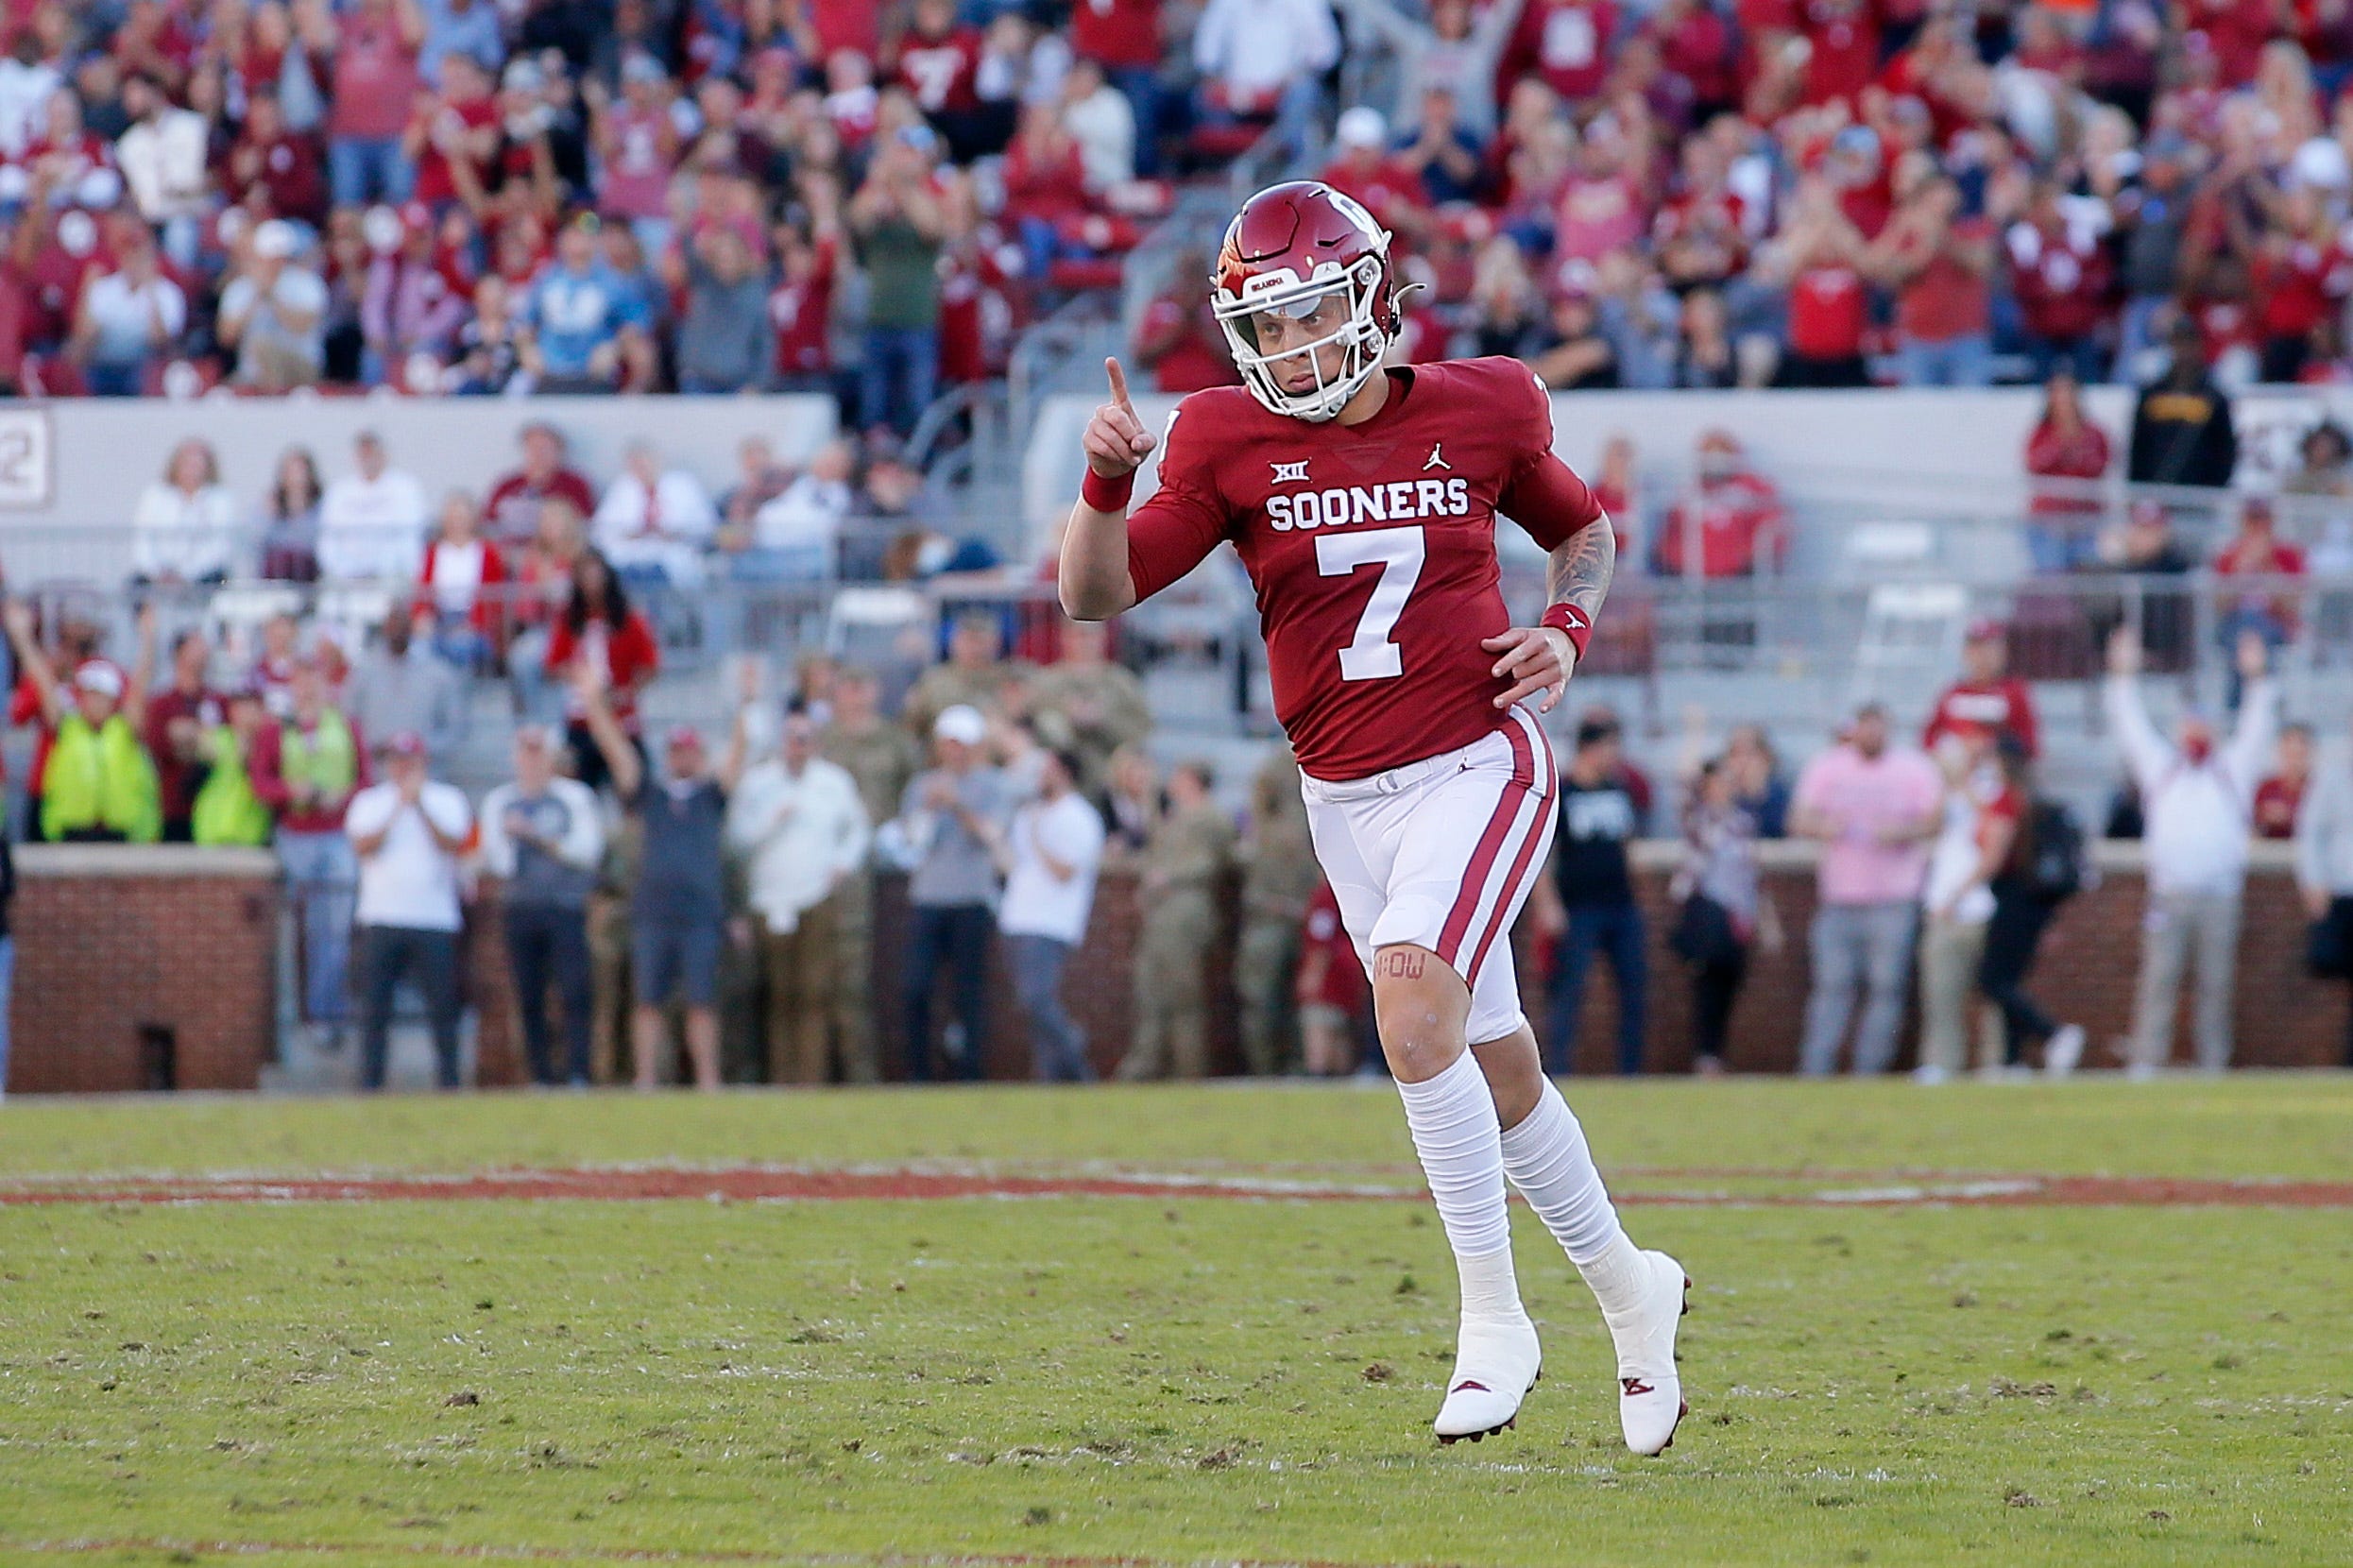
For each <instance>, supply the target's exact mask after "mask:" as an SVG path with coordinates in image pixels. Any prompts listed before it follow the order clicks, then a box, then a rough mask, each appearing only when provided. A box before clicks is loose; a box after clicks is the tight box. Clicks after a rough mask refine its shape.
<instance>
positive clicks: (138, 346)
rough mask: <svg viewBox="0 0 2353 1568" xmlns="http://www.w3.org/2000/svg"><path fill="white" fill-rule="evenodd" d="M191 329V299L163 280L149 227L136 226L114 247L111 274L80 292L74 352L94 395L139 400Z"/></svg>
mask: <svg viewBox="0 0 2353 1568" xmlns="http://www.w3.org/2000/svg"><path fill="white" fill-rule="evenodd" d="M187 326H188V298H187V296H186V295H184V294H182V293H181V292H180V287H179V284H178V283H176V282H174V281H172V280H171V279H170V278H168V277H166V276H165V275H164V273H163V271H162V263H161V260H160V259H159V257H158V256H157V254H156V248H155V242H154V241H153V240H152V239H151V238H149V237H148V233H147V230H146V229H145V226H144V225H138V224H133V225H130V226H128V232H127V233H126V234H125V235H124V241H123V243H121V244H120V245H119V246H118V247H117V248H116V251H115V258H114V268H113V270H112V271H110V272H101V273H99V274H98V275H97V276H96V277H95V278H93V279H92V280H91V281H89V283H87V284H86V285H85V286H84V287H83V289H82V295H81V304H80V307H79V309H78V310H77V313H76V315H75V319H74V339H73V344H72V347H71V352H72V354H73V357H74V358H75V359H76V360H77V361H78V362H79V363H80V365H81V370H82V380H83V382H84V383H86V384H87V385H88V386H89V388H90V391H91V393H92V395H93V396H95V397H100V398H135V397H139V396H140V395H142V394H143V393H145V391H146V386H147V378H148V375H149V373H150V372H160V371H161V369H162V362H163V361H164V360H165V359H167V358H168V357H170V355H171V353H172V351H173V349H174V347H175V346H176V345H177V344H178V343H179V334H180V333H181V332H184V331H185V330H186V329H187Z"/></svg>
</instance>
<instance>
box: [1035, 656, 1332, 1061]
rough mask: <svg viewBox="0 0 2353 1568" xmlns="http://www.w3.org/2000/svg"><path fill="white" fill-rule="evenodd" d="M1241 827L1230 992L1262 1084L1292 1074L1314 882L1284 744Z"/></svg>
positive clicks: (1295, 773) (1270, 760)
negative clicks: (1302, 941) (1302, 938)
mask: <svg viewBox="0 0 2353 1568" xmlns="http://www.w3.org/2000/svg"><path fill="white" fill-rule="evenodd" d="M1098 624H1100V623H1098ZM1054 668H1055V669H1060V668H1062V666H1060V665H1056V666H1054ZM1121 673H1125V672H1124V671H1123V672H1121ZM1243 827H1244V836H1243V839H1242V843H1241V845H1240V847H1239V849H1238V851H1237V852H1236V856H1235V859H1236V861H1238V862H1239V863H1240V866H1241V873H1242V902H1241V929H1239V930H1238V931H1237V932H1236V934H1235V939H1234V990H1235V993H1236V999H1237V1000H1239V1001H1240V1003H1241V1018H1240V1023H1241V1043H1242V1067H1243V1070H1244V1071H1246V1072H1249V1073H1251V1074H1253V1076H1256V1077H1259V1078H1270V1077H1273V1076H1274V1075H1275V1074H1277V1073H1282V1072H1289V1071H1296V1070H1297V1067H1298V1050H1297V1045H1298V1041H1297V1038H1296V1036H1297V1032H1298V1031H1297V1030H1296V1029H1295V1028H1294V1027H1293V1024H1294V1018H1293V1010H1294V1005H1295V997H1296V993H1297V989H1298V982H1299V933H1300V929H1301V922H1302V921H1304V919H1305V918H1306V915H1307V901H1308V899H1310V898H1311V897H1313V896H1314V895H1315V890H1316V884H1317V882H1318V881H1319V880H1321V876H1322V873H1321V872H1320V871H1319V870H1318V869H1317V867H1316V855H1315V845H1314V844H1313V843H1311V842H1310V838H1309V834H1308V829H1307V807H1306V802H1305V801H1304V799H1302V798H1301V796H1300V793H1299V759H1298V758H1296V757H1295V756H1293V755H1292V752H1291V748H1290V746H1289V744H1288V743H1287V742H1286V743H1284V744H1281V745H1276V746H1272V747H1270V748H1269V749H1268V752H1267V759H1266V760H1265V761H1264V762H1263V763H1261V764H1260V765H1259V768H1258V771H1257V772H1256V773H1255V774H1253V775H1251V780H1250V816H1249V819H1248V821H1247V822H1246V823H1245V824H1244V825H1243Z"/></svg>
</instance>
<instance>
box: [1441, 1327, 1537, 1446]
mask: <svg viewBox="0 0 2353 1568" xmlns="http://www.w3.org/2000/svg"><path fill="white" fill-rule="evenodd" d="M1543 1364H1544V1350H1543V1346H1542V1345H1541V1344H1539V1343H1537V1340H1536V1325H1535V1324H1534V1323H1532V1322H1530V1321H1528V1319H1527V1314H1526V1313H1525V1312H1523V1313H1522V1314H1520V1316H1519V1317H1518V1318H1517V1319H1501V1320H1497V1319H1480V1320H1476V1321H1473V1320H1467V1319H1466V1320H1465V1321H1464V1322H1463V1324H1462V1338H1461V1340H1460V1341H1459V1345H1458V1349H1457V1350H1456V1352H1455V1371H1454V1375H1453V1376H1452V1377H1449V1378H1448V1379H1447V1380H1446V1403H1445V1404H1443V1405H1441V1406H1439V1409H1438V1420H1437V1421H1436V1422H1435V1423H1433V1425H1434V1427H1435V1429H1436V1431H1437V1433H1438V1440H1439V1441H1440V1442H1459V1441H1461V1440H1463V1439H1464V1438H1468V1439H1470V1440H1472V1441H1473V1442H1478V1441H1480V1440H1484V1439H1487V1438H1492V1437H1493V1436H1494V1435H1495V1434H1496V1433H1498V1432H1500V1431H1502V1430H1503V1429H1504V1428H1506V1427H1508V1426H1509V1425H1510V1424H1511V1423H1513V1422H1515V1421H1517V1420H1519V1419H1520V1402H1521V1401H1522V1400H1524V1399H1526V1397H1527V1391H1528V1390H1529V1389H1532V1388H1534V1387H1536V1380H1537V1379H1538V1378H1539V1377H1541V1376H1542V1375H1543Z"/></svg>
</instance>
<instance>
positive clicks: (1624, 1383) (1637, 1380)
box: [1602, 1253, 1691, 1455]
mask: <svg viewBox="0 0 2353 1568" xmlns="http://www.w3.org/2000/svg"><path fill="white" fill-rule="evenodd" d="M1643 1261H1645V1263H1647V1264H1649V1265H1650V1270H1651V1277H1650V1287H1649V1288H1648V1289H1647V1290H1645V1292H1644V1293H1643V1299H1642V1301H1641V1303H1640V1304H1638V1305H1636V1306H1635V1307H1634V1308H1633V1309H1632V1310H1631V1311H1629V1312H1628V1313H1626V1314H1625V1315H1624V1316H1623V1317H1622V1318H1617V1317H1611V1315H1610V1314H1608V1313H1606V1312H1605V1313H1604V1314H1602V1317H1603V1320H1604V1321H1607V1322H1608V1323H1609V1325H1610V1338H1611V1339H1613V1340H1615V1341H1616V1343H1617V1348H1618V1424H1619V1426H1620V1427H1621V1428H1622V1429H1623V1430H1624V1431H1625V1433H1626V1446H1627V1447H1628V1448H1630V1449H1632V1450H1633V1451H1634V1452H1635V1453H1637V1454H1645V1455H1648V1454H1662V1453H1664V1452H1665V1451H1666V1450H1668V1449H1669V1448H1672V1447H1674V1446H1675V1427H1676V1424H1677V1423H1679V1422H1680V1421H1681V1420H1682V1419H1683V1417H1684V1416H1685V1415H1687V1414H1689V1413H1690V1411H1691V1406H1689V1405H1688V1404H1686V1403H1684V1400H1683V1379H1682V1377H1681V1375H1680V1374H1679V1372H1677V1371H1676V1370H1675V1331H1676V1329H1677V1327H1678V1326H1679V1325H1680V1324H1681V1322H1682V1321H1683V1314H1684V1313H1686V1312H1688V1311H1690V1310H1691V1304H1690V1302H1689V1300H1688V1299H1687V1298H1686V1295H1685V1292H1687V1291H1689V1290H1690V1289H1691V1277H1690V1276H1689V1275H1687V1274H1685V1273H1684V1272H1683V1266H1682V1265H1681V1264H1679V1263H1678V1262H1676V1261H1675V1260H1674V1259H1673V1258H1671V1257H1669V1256H1667V1255H1666V1254H1665V1253H1643Z"/></svg>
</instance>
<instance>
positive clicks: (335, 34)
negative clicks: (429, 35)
mask: <svg viewBox="0 0 2353 1568" xmlns="http://www.w3.org/2000/svg"><path fill="white" fill-rule="evenodd" d="M295 11H296V17H297V20H298V22H299V23H300V24H301V26H302V28H303V35H304V42H305V43H308V44H309V45H310V47H311V48H312V50H313V51H314V52H315V54H316V55H317V56H318V57H319V58H321V59H324V60H330V61H332V71H333V86H332V91H331V93H330V94H329V101H330V103H332V106H333V108H332V111H331V115H330V118H329V120H328V126H327V164H328V178H329V179H330V180H331V182H332V185H333V190H334V200H335V205H336V206H338V207H364V206H366V205H367V203H368V202H370V201H384V202H390V203H392V204H394V205H396V206H397V205H399V204H400V203H401V202H403V201H406V200H407V199H408V196H409V188H410V186H411V185H412V184H413V183H414V181H415V179H416V177H417V170H416V168H415V166H414V165H413V164H412V163H411V162H410V160H409V158H408V157H407V156H405V154H404V152H403V149H402V147H401V132H402V131H403V130H404V129H405V128H407V125H408V119H409V111H410V108H411V106H412V104H413V103H414V101H415V99H416V97H417V94H418V91H419V90H420V88H421V87H422V86H423V80H422V77H421V75H420V73H419V70H418V64H419V59H420V56H421V54H422V51H423V48H424V43H425V19H424V16H423V13H422V12H421V10H420V9H419V8H418V4H417V0H356V3H355V4H354V5H352V6H351V7H350V8H349V9H346V10H345V11H344V13H343V14H342V15H341V16H340V17H335V18H331V17H330V16H329V14H328V11H327V8H326V7H324V6H298V7H296V8H295Z"/></svg>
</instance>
